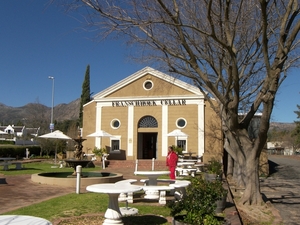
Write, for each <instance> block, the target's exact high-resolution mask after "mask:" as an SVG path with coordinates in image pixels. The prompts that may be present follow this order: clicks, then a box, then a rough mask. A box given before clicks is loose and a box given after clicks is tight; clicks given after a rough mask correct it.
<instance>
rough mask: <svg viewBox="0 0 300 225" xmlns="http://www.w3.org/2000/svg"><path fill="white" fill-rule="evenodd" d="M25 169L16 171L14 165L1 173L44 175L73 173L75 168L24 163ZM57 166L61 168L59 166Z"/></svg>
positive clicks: (50, 163) (52, 164)
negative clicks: (46, 173) (48, 173)
mask: <svg viewBox="0 0 300 225" xmlns="http://www.w3.org/2000/svg"><path fill="white" fill-rule="evenodd" d="M22 166H23V169H22V170H16V169H14V168H15V166H14V165H9V170H7V171H4V170H3V171H1V173H2V174H4V175H7V176H8V175H12V176H13V175H22V174H34V173H43V172H73V168H70V167H64V168H51V166H54V163H53V162H51V161H44V162H32V163H23V164H22ZM57 166H59V165H58V164H57ZM99 170H101V168H100V167H94V168H84V171H86V172H90V171H99Z"/></svg>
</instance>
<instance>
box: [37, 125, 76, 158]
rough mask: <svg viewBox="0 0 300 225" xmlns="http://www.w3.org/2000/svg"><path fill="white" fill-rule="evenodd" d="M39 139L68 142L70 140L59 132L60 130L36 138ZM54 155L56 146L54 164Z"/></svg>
mask: <svg viewBox="0 0 300 225" xmlns="http://www.w3.org/2000/svg"><path fill="white" fill-rule="evenodd" d="M38 137H39V138H45V139H56V140H58V139H60V140H70V139H72V138H70V137H69V136H67V135H65V134H64V133H63V132H61V131H60V130H56V131H53V132H51V133H48V134H43V135H41V136H38ZM56 154H57V146H56V147H55V164H56Z"/></svg>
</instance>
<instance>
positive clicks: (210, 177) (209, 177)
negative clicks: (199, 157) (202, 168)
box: [205, 173, 217, 181]
mask: <svg viewBox="0 0 300 225" xmlns="http://www.w3.org/2000/svg"><path fill="white" fill-rule="evenodd" d="M216 178H217V174H215V173H205V180H207V181H215V180H216Z"/></svg>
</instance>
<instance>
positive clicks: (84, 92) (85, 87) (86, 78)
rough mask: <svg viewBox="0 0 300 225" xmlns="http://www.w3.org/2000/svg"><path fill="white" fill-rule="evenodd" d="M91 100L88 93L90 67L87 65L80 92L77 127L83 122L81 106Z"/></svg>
mask: <svg viewBox="0 0 300 225" xmlns="http://www.w3.org/2000/svg"><path fill="white" fill-rule="evenodd" d="M90 100H91V93H90V65H87V67H86V71H85V76H84V81H83V83H82V92H81V98H80V110H79V126H80V127H82V120H83V105H84V104H86V103H88V102H89V101H90Z"/></svg>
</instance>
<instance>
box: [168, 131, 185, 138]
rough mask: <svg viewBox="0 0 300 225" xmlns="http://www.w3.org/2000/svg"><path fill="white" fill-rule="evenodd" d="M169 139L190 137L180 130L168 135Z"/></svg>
mask: <svg viewBox="0 0 300 225" xmlns="http://www.w3.org/2000/svg"><path fill="white" fill-rule="evenodd" d="M167 136H168V137H188V135H187V134H186V133H184V132H182V131H181V130H179V129H176V130H173V131H172V132H170V133H168V134H167Z"/></svg>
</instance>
